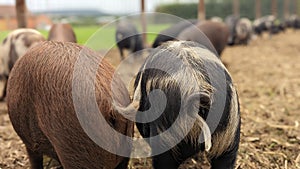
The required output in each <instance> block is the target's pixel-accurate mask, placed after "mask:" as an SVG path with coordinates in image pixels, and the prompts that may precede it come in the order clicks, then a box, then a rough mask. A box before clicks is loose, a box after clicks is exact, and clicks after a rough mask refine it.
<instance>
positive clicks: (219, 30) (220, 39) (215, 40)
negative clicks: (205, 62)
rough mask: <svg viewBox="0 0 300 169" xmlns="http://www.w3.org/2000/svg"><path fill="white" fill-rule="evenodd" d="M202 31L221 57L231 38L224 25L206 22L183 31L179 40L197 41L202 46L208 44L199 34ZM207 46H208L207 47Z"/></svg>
mask: <svg viewBox="0 0 300 169" xmlns="http://www.w3.org/2000/svg"><path fill="white" fill-rule="evenodd" d="M199 30H201V31H202V32H203V33H204V34H205V35H206V37H207V38H208V39H209V40H210V42H211V44H212V45H213V47H214V48H215V49H216V51H217V53H218V54H219V55H221V53H222V51H223V50H224V48H225V47H226V45H227V39H228V36H229V29H228V27H227V26H226V25H225V24H224V23H220V22H213V21H204V22H200V23H198V24H197V25H196V27H195V26H191V27H189V28H186V29H185V30H183V31H182V32H181V33H180V34H179V35H178V39H179V40H188V41H195V42H198V43H200V44H202V45H205V44H207V39H206V38H204V37H203V36H202V35H200V34H199ZM205 46H207V45H205Z"/></svg>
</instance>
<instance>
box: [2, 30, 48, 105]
mask: <svg viewBox="0 0 300 169" xmlns="http://www.w3.org/2000/svg"><path fill="white" fill-rule="evenodd" d="M44 40H45V38H44V37H43V35H42V34H41V33H40V32H38V31H36V30H34V29H16V30H14V31H12V32H11V33H9V34H8V35H7V37H6V38H5V39H4V40H3V42H2V44H0V51H1V53H0V79H1V80H4V83H5V86H4V90H3V92H2V91H1V92H2V96H0V101H3V100H4V98H5V96H6V86H7V79H8V77H9V74H10V70H11V69H12V67H13V66H14V64H15V62H16V61H17V60H18V59H19V58H20V57H22V56H23V55H24V54H25V53H26V51H27V50H28V49H29V48H30V47H32V46H34V45H36V44H38V43H39V42H41V41H44Z"/></svg>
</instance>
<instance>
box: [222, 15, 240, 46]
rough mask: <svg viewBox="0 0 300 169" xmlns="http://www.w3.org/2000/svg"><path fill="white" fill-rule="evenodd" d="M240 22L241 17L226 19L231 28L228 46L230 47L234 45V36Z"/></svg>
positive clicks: (231, 16)
mask: <svg viewBox="0 0 300 169" xmlns="http://www.w3.org/2000/svg"><path fill="white" fill-rule="evenodd" d="M238 21H239V17H237V16H235V15H229V16H227V17H226V18H225V24H226V25H227V26H228V28H229V33H230V35H229V38H228V44H229V45H233V44H234V38H235V37H234V35H235V34H236V33H235V30H236V29H235V28H236V25H237V23H238Z"/></svg>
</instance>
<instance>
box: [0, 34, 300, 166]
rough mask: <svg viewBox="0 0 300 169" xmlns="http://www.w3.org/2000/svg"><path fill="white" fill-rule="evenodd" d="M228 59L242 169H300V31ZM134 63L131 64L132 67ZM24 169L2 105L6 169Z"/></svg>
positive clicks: (145, 162) (0, 159) (1, 160)
mask: <svg viewBox="0 0 300 169" xmlns="http://www.w3.org/2000/svg"><path fill="white" fill-rule="evenodd" d="M109 56H110V57H109V58H108V60H109V61H110V62H112V63H113V64H114V65H117V64H118V63H119V61H120V59H119V55H118V53H117V51H114V52H113V53H111V54H110V55H109ZM222 60H223V62H224V63H225V64H226V66H227V68H228V70H229V72H230V73H231V75H232V77H233V80H234V82H235V85H236V86H237V89H238V93H239V96H240V103H241V116H242V130H241V142H240V149H239V155H238V159H237V163H236V168H238V169H256V168H264V169H297V168H300V126H299V123H300V31H296V32H295V31H293V30H288V31H287V32H285V33H281V34H279V35H275V36H273V37H272V38H269V37H268V36H267V35H265V36H263V37H262V38H258V39H256V40H253V41H252V42H251V43H250V45H248V46H236V47H228V48H226V49H225V51H224V53H223V55H222ZM133 63H134V62H132V61H128V63H127V66H129V65H130V64H133ZM125 67H126V64H125ZM138 67H139V66H138V65H135V66H132V65H131V67H129V68H132V69H137V68H138ZM130 76H133V75H130ZM130 76H129V77H130ZM129 77H126V78H127V79H128V78H129ZM204 159H205V157H203V156H201V155H198V156H195V157H193V158H191V159H189V160H187V161H186V163H185V164H184V165H182V166H181V168H189V169H193V168H208V166H209V165H208V164H207V162H206V161H205V160H204ZM203 166H204V167H203ZM19 168H29V162H28V158H27V155H26V151H25V147H24V145H23V144H22V141H20V139H19V138H18V136H17V135H16V133H15V132H14V130H13V128H12V126H11V124H10V121H9V117H8V115H7V108H6V104H5V103H4V102H2V103H0V169H19ZM129 168H131V169H142V168H145V169H146V168H147V169H148V168H152V167H151V160H150V159H133V160H131V161H130V164H129Z"/></svg>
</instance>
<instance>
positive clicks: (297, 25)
mask: <svg viewBox="0 0 300 169" xmlns="http://www.w3.org/2000/svg"><path fill="white" fill-rule="evenodd" d="M286 24H287V27H289V28H294V29H300V17H299V16H298V15H291V16H290V17H288V18H287V19H286Z"/></svg>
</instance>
